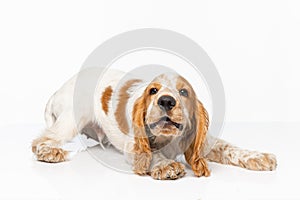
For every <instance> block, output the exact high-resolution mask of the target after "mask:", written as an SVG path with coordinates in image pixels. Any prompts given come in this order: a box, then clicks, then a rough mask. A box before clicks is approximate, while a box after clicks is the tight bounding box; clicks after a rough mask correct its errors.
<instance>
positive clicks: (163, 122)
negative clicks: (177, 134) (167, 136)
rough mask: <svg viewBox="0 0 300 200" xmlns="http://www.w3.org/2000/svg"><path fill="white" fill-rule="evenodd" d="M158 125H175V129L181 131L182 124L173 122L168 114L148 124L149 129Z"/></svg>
mask: <svg viewBox="0 0 300 200" xmlns="http://www.w3.org/2000/svg"><path fill="white" fill-rule="evenodd" d="M157 126H160V127H162V128H167V127H168V126H175V127H176V128H177V129H179V130H180V131H182V129H183V125H182V124H179V123H176V122H173V121H172V120H171V119H170V118H169V117H168V116H164V117H162V118H160V120H158V121H157V122H154V123H152V124H149V127H150V129H154V128H155V127H157Z"/></svg>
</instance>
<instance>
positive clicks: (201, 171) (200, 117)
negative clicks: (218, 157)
mask: <svg viewBox="0 0 300 200" xmlns="http://www.w3.org/2000/svg"><path fill="white" fill-rule="evenodd" d="M195 110H196V112H195V113H194V116H195V119H196V124H195V125H196V126H197V127H196V135H195V138H194V141H193V142H192V144H191V145H190V147H189V148H188V149H187V150H186V152H185V153H184V155H185V158H186V161H187V162H188V163H189V164H190V165H191V167H192V170H193V171H194V174H195V175H196V176H209V175H210V171H209V169H208V166H207V163H206V159H205V158H203V156H202V155H201V152H202V150H203V146H204V142H205V139H206V133H207V129H208V124H209V118H208V114H207V112H206V110H205V108H204V107H203V105H202V103H201V102H200V101H198V102H197V105H196V109H195ZM195 125H194V126H195Z"/></svg>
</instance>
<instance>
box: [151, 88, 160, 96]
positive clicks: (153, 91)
mask: <svg viewBox="0 0 300 200" xmlns="http://www.w3.org/2000/svg"><path fill="white" fill-rule="evenodd" d="M157 92H158V89H157V88H151V89H150V92H149V93H150V95H153V94H156V93H157Z"/></svg>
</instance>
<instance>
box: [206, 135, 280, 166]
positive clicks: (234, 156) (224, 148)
mask: <svg viewBox="0 0 300 200" xmlns="http://www.w3.org/2000/svg"><path fill="white" fill-rule="evenodd" d="M206 158H207V159H208V160H209V161H212V162H217V163H221V164H227V165H233V166H238V167H242V168H246V169H249V170H256V171H272V170H275V169H276V166H277V161H276V157H275V155H273V154H269V153H261V152H257V151H249V150H246V149H241V148H239V147H236V146H233V145H231V144H229V143H227V142H225V141H224V140H221V139H218V138H216V143H215V144H214V146H213V147H212V149H211V151H210V152H209V153H208V154H207V155H206Z"/></svg>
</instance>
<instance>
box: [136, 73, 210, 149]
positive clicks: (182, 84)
mask: <svg viewBox="0 0 300 200" xmlns="http://www.w3.org/2000/svg"><path fill="white" fill-rule="evenodd" d="M132 114H133V125H134V130H135V136H137V137H145V136H146V135H145V133H144V130H143V129H144V128H146V129H147V130H150V132H151V134H153V135H154V136H157V137H159V136H162V137H172V138H173V137H177V136H182V135H184V134H188V133H190V132H191V131H192V132H193V134H194V138H195V139H197V137H196V135H203V137H204V135H205V133H206V131H207V126H208V116H207V113H206V110H205V109H204V107H203V106H202V103H201V102H200V101H199V100H198V99H197V97H196V94H195V91H194V90H193V87H192V86H191V84H190V83H189V82H188V81H187V80H186V79H185V78H183V77H182V76H179V75H177V74H172V75H166V74H162V75H160V76H158V77H156V78H155V79H154V80H153V81H152V82H151V83H150V84H149V85H148V86H147V87H146V89H145V90H144V92H143V94H142V96H140V97H139V98H138V99H137V101H136V102H135V105H134V109H133V113H132ZM198 139H199V137H198ZM200 139H203V138H202V137H200ZM202 142H203V141H201V143H202Z"/></svg>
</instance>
